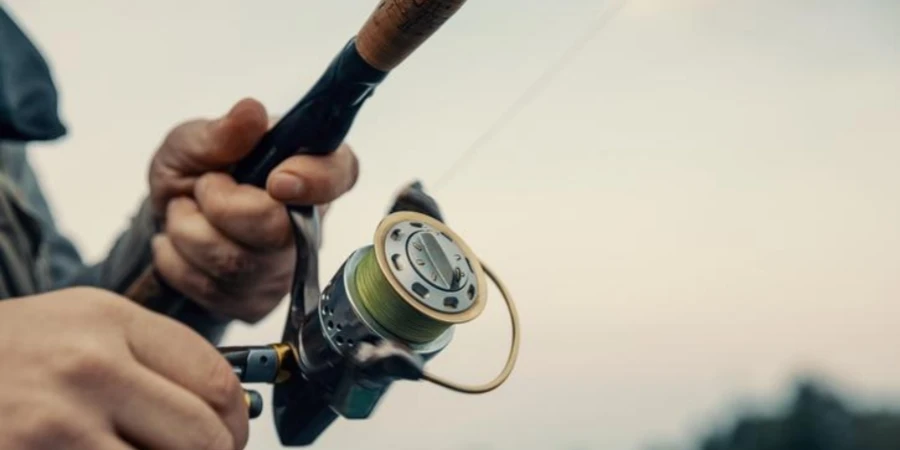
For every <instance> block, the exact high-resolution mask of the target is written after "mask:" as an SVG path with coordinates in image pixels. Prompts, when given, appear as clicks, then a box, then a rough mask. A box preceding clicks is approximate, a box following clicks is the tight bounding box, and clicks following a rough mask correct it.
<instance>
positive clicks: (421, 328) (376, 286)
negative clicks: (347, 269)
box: [355, 248, 450, 344]
mask: <svg viewBox="0 0 900 450" xmlns="http://www.w3.org/2000/svg"><path fill="white" fill-rule="evenodd" d="M355 275H356V290H357V291H358V294H359V296H358V297H357V298H359V299H360V301H361V302H362V305H363V307H364V308H365V309H366V311H368V312H369V314H370V315H371V316H372V318H374V319H375V320H376V321H377V322H378V323H379V324H380V325H381V326H382V327H384V328H385V329H386V330H387V331H389V332H391V333H393V334H394V335H396V336H397V337H399V338H401V339H405V340H407V341H409V342H413V343H417V344H421V343H424V342H429V341H432V340H434V339H436V338H437V337H438V336H440V335H441V333H443V332H444V331H446V330H447V328H449V327H450V324H445V323H443V322H439V321H437V320H435V319H432V318H430V317H428V316H425V315H424V314H422V313H420V312H419V311H416V310H415V308H413V307H412V306H410V305H408V304H407V303H406V301H405V300H403V298H401V297H400V295H398V294H397V293H396V292H395V291H394V288H393V287H392V286H391V284H390V283H389V282H388V280H387V279H386V278H385V277H384V274H383V273H382V272H381V268H380V267H379V266H378V260H377V259H376V257H375V250H374V249H371V248H370V249H368V250H367V251H366V254H365V255H364V256H363V257H362V260H361V261H360V262H359V265H358V266H357V267H356V274H355Z"/></svg>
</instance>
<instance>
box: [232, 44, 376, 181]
mask: <svg viewBox="0 0 900 450" xmlns="http://www.w3.org/2000/svg"><path fill="white" fill-rule="evenodd" d="M387 74H388V73H387V72H383V71H381V70H378V69H375V68H374V67H372V66H371V65H369V63H367V62H366V61H365V60H363V59H362V57H361V56H360V54H359V52H358V51H357V48H356V38H355V37H354V38H353V39H351V40H350V41H349V42H348V43H347V45H345V46H344V48H343V50H341V51H340V52H339V53H338V54H337V56H336V57H335V58H334V59H333V60H332V61H331V64H329V65H328V68H326V69H325V72H324V73H323V74H322V76H321V77H320V78H319V80H318V81H317V82H316V84H314V85H313V87H312V88H311V89H310V90H309V91H308V92H307V93H306V95H305V96H303V98H302V99H301V100H300V101H299V102H297V104H296V105H294V107H293V108H291V110H290V111H289V112H288V113H287V114H285V116H284V117H282V118H281V120H279V121H278V123H277V124H275V126H274V127H273V128H272V129H270V130H269V131H268V132H267V133H266V134H265V135H263V137H262V138H261V139H260V140H259V142H258V143H257V144H256V146H255V147H254V149H253V150H252V151H251V152H250V154H249V155H248V156H246V157H245V158H244V159H243V160H241V161H239V162H238V163H237V164H235V165H234V167H233V168H232V169H231V174H232V176H233V177H234V178H235V180H237V182H238V183H245V184H252V185H254V186H257V187H264V186H265V184H266V180H267V179H268V176H269V173H270V172H271V171H272V170H273V169H274V168H275V167H276V166H277V165H278V164H281V163H282V162H283V161H284V160H286V159H287V158H289V157H291V156H292V155H295V154H298V153H306V154H327V153H331V152H333V151H335V150H337V148H338V146H339V145H340V144H341V142H343V141H344V138H345V137H346V136H347V133H348V132H349V131H350V127H351V126H352V125H353V121H354V120H355V119H356V116H357V114H358V113H359V110H360V108H361V107H362V105H363V103H364V102H365V101H366V100H367V99H368V98H369V97H370V96H371V95H372V94H373V92H374V89H375V88H376V87H377V86H378V85H379V84H380V83H381V82H382V81H383V80H384V79H385V77H386V76H387Z"/></svg>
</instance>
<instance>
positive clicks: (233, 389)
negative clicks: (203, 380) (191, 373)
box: [207, 358, 243, 411]
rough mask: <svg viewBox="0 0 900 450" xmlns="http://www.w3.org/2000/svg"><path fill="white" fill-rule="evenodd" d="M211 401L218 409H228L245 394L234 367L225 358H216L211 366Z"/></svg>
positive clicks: (209, 382) (211, 404)
mask: <svg viewBox="0 0 900 450" xmlns="http://www.w3.org/2000/svg"><path fill="white" fill-rule="evenodd" d="M207 385H208V386H209V398H208V400H209V403H210V406H212V407H213V409H215V410H216V411H226V410H228V409H229V408H230V407H231V406H232V405H234V404H235V399H236V398H239V397H240V396H241V395H242V394H243V388H242V387H241V383H240V381H239V380H238V378H237V377H236V376H235V375H234V372H233V369H232V367H231V365H230V364H228V362H227V361H226V360H225V359H224V358H216V359H215V362H214V363H213V364H212V366H211V367H210V374H209V380H208V384H207Z"/></svg>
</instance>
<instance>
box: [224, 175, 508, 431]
mask: <svg viewBox="0 0 900 450" xmlns="http://www.w3.org/2000/svg"><path fill="white" fill-rule="evenodd" d="M413 200H414V201H413ZM425 200H429V201H432V200H431V199H430V197H428V196H427V195H425V194H424V193H423V192H422V191H421V187H420V186H418V185H417V184H414V185H413V186H412V188H411V189H408V190H407V191H405V193H404V194H401V196H400V198H399V199H398V200H397V203H395V206H394V208H392V212H391V213H389V214H388V215H387V216H386V217H385V218H384V219H383V220H382V221H381V223H380V224H379V225H378V227H377V229H376V231H375V235H374V239H373V242H372V244H370V245H367V246H365V247H362V248H359V249H357V250H356V251H354V252H352V253H351V254H350V255H349V257H348V258H347V260H346V261H345V262H344V263H343V264H342V265H341V266H340V268H339V269H338V271H337V273H336V274H335V275H334V276H333V277H331V279H330V281H329V282H328V284H327V285H326V286H325V288H324V289H322V290H321V291H320V290H319V287H318V257H317V252H316V251H315V250H316V249H318V245H319V242H320V239H319V237H320V236H319V218H318V215H317V213H316V210H315V209H314V208H308V207H295V208H289V211H290V215H291V220H292V222H293V224H294V230H295V237H296V243H297V249H298V252H297V267H296V270H295V275H294V276H295V283H294V289H293V292H292V295H291V312H290V314H289V315H288V320H287V322H286V324H285V330H284V335H283V337H282V342H281V343H279V344H274V345H270V346H259V347H230V348H222V349H221V350H222V351H223V352H224V353H225V356H226V358H228V359H229V360H230V361H231V362H232V365H233V366H234V368H235V374H237V375H238V377H239V378H240V379H241V381H242V382H245V383H253V382H265V383H272V384H274V385H275V386H274V390H273V395H272V406H273V408H272V409H273V412H274V419H275V428H276V430H277V432H278V435H279V438H280V440H281V442H282V443H283V444H284V445H286V446H305V445H309V444H311V443H312V442H314V441H315V439H316V438H317V437H318V436H319V435H321V434H322V433H323V432H324V431H325V429H327V428H328V427H329V426H330V425H331V423H332V422H334V420H336V419H337V418H338V417H344V418H347V419H365V418H367V417H369V416H370V415H371V414H372V412H373V411H374V409H375V408H376V407H377V405H378V403H379V401H380V400H381V398H382V397H383V396H384V394H385V392H387V390H388V389H389V387H390V385H391V384H392V383H393V382H394V381H396V380H400V379H406V380H426V381H430V382H432V383H435V384H438V385H440V386H443V387H446V388H448V389H452V390H455V391H457V392H463V393H470V394H478V393H484V392H488V391H490V390H493V389H495V388H497V387H498V386H500V385H501V384H502V383H503V382H504V381H505V380H506V379H507V378H508V377H509V375H510V374H511V372H512V369H513V366H514V364H515V360H516V357H517V355H518V346H519V335H518V328H519V324H518V316H517V313H516V310H515V306H514V304H513V302H512V299H511V297H510V295H509V293H508V292H507V290H506V288H505V287H504V286H503V284H502V283H501V282H500V280H498V279H497V277H496V276H494V275H493V274H492V273H491V271H490V270H489V269H488V268H487V267H486V266H485V265H484V263H483V262H482V261H480V260H479V259H478V257H477V256H476V255H475V253H474V252H473V251H472V250H471V249H470V248H469V247H468V245H466V243H465V242H464V241H463V240H462V238H460V237H459V236H458V235H457V234H456V233H454V232H453V230H451V229H450V228H449V227H448V226H447V225H446V224H445V223H443V221H442V220H440V213H439V211H438V210H437V206H436V204H433V203H426V204H423V203H422V202H425ZM407 201H412V204H405V205H404V202H407ZM432 202H433V201H432ZM410 209H412V210H413V211H411V210H410ZM418 211H423V212H425V213H428V214H425V213H423V212H418ZM488 279H490V280H491V281H493V282H494V284H495V285H496V287H497V288H498V289H499V290H500V293H501V294H502V295H503V297H504V300H505V301H506V305H507V307H508V310H509V314H510V319H511V323H512V343H511V347H510V353H509V357H508V359H507V362H506V366H505V367H504V369H503V371H502V372H501V373H500V375H498V376H497V377H496V378H495V379H494V380H492V381H491V382H489V383H486V384H484V385H480V386H464V385H460V384H457V383H454V382H452V381H448V380H445V379H442V378H440V377H438V376H436V375H433V374H431V373H429V372H428V371H427V370H426V369H425V364H426V362H427V361H429V360H430V359H432V358H433V357H435V356H436V355H437V354H439V353H440V352H441V351H442V350H444V349H445V348H446V347H447V346H448V345H449V344H450V342H451V341H452V339H453V333H454V329H455V327H456V326H457V325H460V324H463V323H466V322H469V321H472V320H474V319H476V318H477V317H479V315H480V314H481V313H482V311H483V310H484V308H485V305H486V302H487V292H488V285H487V280H488ZM252 404H255V405H256V406H255V410H254V411H255V412H256V413H258V412H259V409H260V408H261V402H260V401H256V402H255V403H252Z"/></svg>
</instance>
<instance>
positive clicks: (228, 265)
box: [150, 100, 359, 323]
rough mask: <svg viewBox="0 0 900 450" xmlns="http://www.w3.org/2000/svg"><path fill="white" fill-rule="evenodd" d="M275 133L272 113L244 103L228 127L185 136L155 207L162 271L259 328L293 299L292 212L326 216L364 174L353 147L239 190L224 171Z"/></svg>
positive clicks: (155, 174)
mask: <svg viewBox="0 0 900 450" xmlns="http://www.w3.org/2000/svg"><path fill="white" fill-rule="evenodd" d="M268 128H269V118H268V116H267V115H266V111H265V109H264V108H263V106H262V105H261V104H259V103H258V102H256V101H253V100H243V101H241V102H239V103H238V104H237V105H235V106H234V107H233V108H232V110H231V111H230V112H229V113H228V114H227V115H226V116H225V117H223V118H221V119H218V120H193V121H189V122H185V123H183V124H181V125H179V126H177V127H176V128H175V129H173V130H172V131H171V132H170V133H169V135H168V136H167V137H166V139H165V141H164V142H163V144H162V147H161V148H160V149H159V150H158V151H157V153H156V155H155V157H154V158H153V163H152V164H151V168H150V196H151V201H152V205H153V208H154V213H155V215H156V218H157V220H159V221H160V223H161V224H163V230H164V232H163V233H162V234H160V235H158V236H157V237H156V238H155V239H154V240H153V259H154V265H155V266H156V268H157V270H158V271H159V273H160V274H161V275H162V276H163V277H164V278H165V279H166V282H168V283H169V284H170V285H171V286H172V287H173V288H175V289H178V290H179V291H180V292H182V293H183V294H185V295H187V296H188V297H190V298H191V299H193V300H194V301H196V302H197V303H199V304H201V305H202V306H204V307H206V308H207V309H209V310H211V311H214V312H218V313H221V314H224V315H226V316H228V317H231V318H235V319H240V320H243V321H246V322H250V323H253V322H256V321H258V320H260V319H262V318H263V317H265V316H266V315H267V314H268V313H269V312H271V311H272V310H273V309H274V308H275V307H276V306H277V305H278V303H279V301H280V300H281V299H282V298H284V296H285V295H287V294H288V293H289V292H290V286H291V280H292V278H293V270H294V260H295V258H296V255H295V248H294V241H293V239H294V237H293V234H292V230H291V226H290V222H289V219H288V215H287V213H286V212H285V204H305V205H320V206H327V205H328V204H329V203H330V202H332V201H334V200H335V199H336V198H338V197H339V196H341V195H342V194H344V193H346V192H347V191H349V190H350V189H351V188H352V187H353V185H354V184H355V183H356V179H357V176H358V173H359V168H358V162H357V159H356V156H355V155H354V154H353V151H352V150H351V149H350V147H348V146H347V145H345V144H344V145H342V146H341V147H340V148H338V149H337V151H335V152H334V153H332V154H330V155H327V156H311V155H303V156H301V155H297V156H294V157H292V158H290V159H288V160H287V161H285V162H284V163H282V164H281V165H280V166H278V167H277V168H276V169H275V170H274V171H273V172H272V174H271V176H270V177H269V180H268V183H267V186H266V189H265V190H263V189H258V188H256V187H254V186H250V185H238V184H237V183H235V181H234V179H233V178H231V176H229V175H228V174H227V173H225V172H224V170H226V169H227V167H228V166H230V165H231V164H234V163H236V162H237V161H239V160H240V159H241V158H242V157H243V156H245V155H246V154H248V153H249V152H250V150H251V149H252V148H253V145H254V144H255V143H256V142H257V141H258V140H259V139H260V138H261V137H262V135H263V134H264V133H265V132H266V131H267V130H268ZM320 211H321V212H323V213H324V208H322V209H320Z"/></svg>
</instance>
